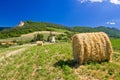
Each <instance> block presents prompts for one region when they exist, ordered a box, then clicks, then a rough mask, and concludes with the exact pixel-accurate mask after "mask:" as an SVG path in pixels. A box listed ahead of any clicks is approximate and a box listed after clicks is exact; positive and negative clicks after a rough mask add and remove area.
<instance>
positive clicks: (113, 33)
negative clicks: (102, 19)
mask: <svg viewBox="0 0 120 80" xmlns="http://www.w3.org/2000/svg"><path fill="white" fill-rule="evenodd" d="M71 31H74V32H80V33H84V32H101V31H102V32H105V33H107V34H108V35H109V36H110V37H113V38H120V30H119V29H116V28H110V27H105V26H99V27H95V28H92V27H81V26H76V27H72V28H71Z"/></svg>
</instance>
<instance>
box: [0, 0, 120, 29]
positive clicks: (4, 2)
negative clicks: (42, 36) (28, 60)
mask: <svg viewBox="0 0 120 80" xmlns="http://www.w3.org/2000/svg"><path fill="white" fill-rule="evenodd" d="M21 20H22V21H26V20H32V21H42V22H52V23H56V24H62V25H66V26H92V27H96V26H109V27H116V28H119V26H120V1H119V0H0V26H16V25H17V24H18V23H19V22H20V21H21ZM119 29H120V28H119Z"/></svg>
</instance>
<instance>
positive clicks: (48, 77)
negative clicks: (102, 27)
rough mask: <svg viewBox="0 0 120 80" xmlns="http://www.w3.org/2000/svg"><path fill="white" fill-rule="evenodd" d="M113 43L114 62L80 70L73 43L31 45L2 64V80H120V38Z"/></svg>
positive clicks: (90, 64) (92, 63) (0, 64)
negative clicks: (74, 58) (73, 50)
mask: <svg viewBox="0 0 120 80" xmlns="http://www.w3.org/2000/svg"><path fill="white" fill-rule="evenodd" d="M111 42H112V45H113V49H114V53H113V54H112V59H111V61H110V62H102V63H96V62H90V63H86V64H85V65H81V66H79V67H77V65H76V64H75V62H74V61H73V54H72V47H71V46H72V45H71V43H59V44H57V43H56V44H48V45H44V46H31V47H29V48H27V49H26V50H25V51H24V52H22V54H18V55H16V56H11V57H9V58H6V59H4V60H2V61H0V80H120V39H111ZM11 49H13V48H11ZM4 50H5V51H6V50H10V48H9V49H4ZM1 51H2V52H3V50H2V49H1Z"/></svg>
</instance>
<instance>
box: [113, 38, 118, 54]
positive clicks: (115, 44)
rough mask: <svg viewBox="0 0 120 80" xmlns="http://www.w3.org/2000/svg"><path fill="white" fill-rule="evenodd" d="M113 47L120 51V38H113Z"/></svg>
mask: <svg viewBox="0 0 120 80" xmlns="http://www.w3.org/2000/svg"><path fill="white" fill-rule="evenodd" d="M111 42H112V46H113V49H114V50H116V51H119V52H120V39H114V38H112V39H111Z"/></svg>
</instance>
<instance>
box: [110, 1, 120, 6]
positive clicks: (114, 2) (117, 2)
mask: <svg viewBox="0 0 120 80" xmlns="http://www.w3.org/2000/svg"><path fill="white" fill-rule="evenodd" d="M110 2H111V3H113V4H117V5H118V4H119V5H120V0H110Z"/></svg>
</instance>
